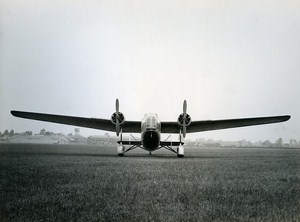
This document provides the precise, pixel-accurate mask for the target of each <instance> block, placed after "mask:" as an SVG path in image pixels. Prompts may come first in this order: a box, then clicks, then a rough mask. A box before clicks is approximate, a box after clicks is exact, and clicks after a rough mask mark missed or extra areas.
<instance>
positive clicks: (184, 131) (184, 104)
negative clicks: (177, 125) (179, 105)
mask: <svg viewBox="0 0 300 222" xmlns="http://www.w3.org/2000/svg"><path fill="white" fill-rule="evenodd" d="M186 110H187V104H186V100H184V101H183V124H182V135H183V138H185V135H186V115H187V114H186Z"/></svg>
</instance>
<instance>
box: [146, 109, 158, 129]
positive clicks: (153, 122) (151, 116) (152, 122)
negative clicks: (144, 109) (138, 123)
mask: <svg viewBox="0 0 300 222" xmlns="http://www.w3.org/2000/svg"><path fill="white" fill-rule="evenodd" d="M143 129H147V130H149V129H158V130H159V131H160V121H159V119H158V115H157V114H156V113H147V114H145V116H144V118H143V120H142V130H143Z"/></svg>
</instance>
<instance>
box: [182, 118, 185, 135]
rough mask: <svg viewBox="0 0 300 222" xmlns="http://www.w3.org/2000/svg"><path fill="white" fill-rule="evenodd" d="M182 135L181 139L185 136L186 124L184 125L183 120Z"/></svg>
mask: <svg viewBox="0 0 300 222" xmlns="http://www.w3.org/2000/svg"><path fill="white" fill-rule="evenodd" d="M182 135H183V138H185V135H186V123H185V120H184V121H183V126H182Z"/></svg>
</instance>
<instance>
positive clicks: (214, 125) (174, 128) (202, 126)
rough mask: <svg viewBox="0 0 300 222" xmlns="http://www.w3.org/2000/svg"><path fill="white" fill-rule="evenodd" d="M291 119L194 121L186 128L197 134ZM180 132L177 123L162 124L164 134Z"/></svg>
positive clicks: (285, 117) (262, 118) (259, 118)
mask: <svg viewBox="0 0 300 222" xmlns="http://www.w3.org/2000/svg"><path fill="white" fill-rule="evenodd" d="M290 118H291V116H270V117H256V118H243V119H224V120H205V121H192V122H191V124H190V125H188V126H187V127H186V131H187V133H195V132H202V131H209V130H219V129H228V128H235V127H243V126H253V125H261V124H270V123H278V122H284V121H287V120H289V119H290ZM179 130H180V126H179V125H178V123H177V122H161V132H162V133H179Z"/></svg>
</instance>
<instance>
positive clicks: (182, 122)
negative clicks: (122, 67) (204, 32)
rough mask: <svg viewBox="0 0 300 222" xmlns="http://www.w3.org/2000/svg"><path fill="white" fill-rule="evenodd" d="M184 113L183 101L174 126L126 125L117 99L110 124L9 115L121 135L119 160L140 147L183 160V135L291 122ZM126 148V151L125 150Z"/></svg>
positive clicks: (151, 119) (148, 119)
mask: <svg viewBox="0 0 300 222" xmlns="http://www.w3.org/2000/svg"><path fill="white" fill-rule="evenodd" d="M186 110H187V103H186V100H184V102H183V113H181V114H180V115H179V117H178V119H177V121H176V122H175V121H174V122H160V121H159V119H158V116H157V114H153V113H147V114H145V116H144V118H143V120H142V121H125V118H124V115H123V114H122V113H121V112H120V111H119V100H118V99H116V112H114V113H113V114H112V116H111V119H110V120H109V119H96V118H83V117H75V116H62V115H52V114H44V113H32V112H23V111H11V114H12V115H14V116H16V117H21V118H26V119H34V120H41V121H47V122H53V123H62V124H68V125H75V126H81V127H88V128H93V129H99V130H106V131H113V132H116V134H117V136H119V135H120V140H119V141H118V144H119V145H118V146H117V152H118V156H124V154H125V153H126V152H128V151H130V150H133V149H135V148H137V147H139V148H142V149H144V150H146V151H149V154H151V152H153V151H155V150H158V149H161V148H165V149H167V150H170V151H172V152H174V153H176V154H177V156H178V157H183V156H184V147H183V144H184V138H185V135H186V133H195V132H202V131H208V130H218V129H226V128H234V127H243V126H252V125H261V124H270V123H277V122H283V121H287V120H289V119H290V118H291V117H290V116H288V115H286V116H270V117H256V118H243V119H225V120H206V121H192V120H191V117H190V115H189V114H187V112H186ZM122 133H141V140H140V141H138V140H135V141H124V140H123V139H122ZM161 133H179V141H167V140H165V141H161ZM167 139H168V138H167ZM125 145H126V146H128V147H127V148H125ZM173 147H177V149H174V148H173Z"/></svg>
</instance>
